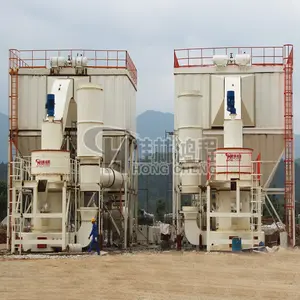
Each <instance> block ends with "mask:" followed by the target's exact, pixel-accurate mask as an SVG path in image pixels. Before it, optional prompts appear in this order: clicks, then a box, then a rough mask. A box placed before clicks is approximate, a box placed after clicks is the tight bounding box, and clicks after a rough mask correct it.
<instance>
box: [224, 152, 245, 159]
mask: <svg viewBox="0 0 300 300" xmlns="http://www.w3.org/2000/svg"><path fill="white" fill-rule="evenodd" d="M225 155H226V161H240V160H241V158H242V155H241V153H225Z"/></svg>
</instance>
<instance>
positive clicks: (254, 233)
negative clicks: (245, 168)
mask: <svg viewBox="0 0 300 300" xmlns="http://www.w3.org/2000/svg"><path fill="white" fill-rule="evenodd" d="M259 178H260V174H257V173H256V171H255V172H253V173H252V176H251V195H250V197H251V199H250V211H251V218H250V229H251V240H252V247H256V246H258V243H259V242H260V238H261V215H262V197H264V195H263V194H262V187H261V186H260V180H259Z"/></svg>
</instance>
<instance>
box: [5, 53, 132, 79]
mask: <svg viewBox="0 0 300 300" xmlns="http://www.w3.org/2000/svg"><path fill="white" fill-rule="evenodd" d="M9 52H10V55H9V57H10V58H9V60H10V68H30V69H33V68H34V69H35V68H50V58H51V57H65V58H66V59H67V58H68V57H71V58H72V57H76V56H81V55H82V56H85V57H86V58H87V59H88V65H87V67H89V68H105V69H126V70H128V72H129V74H130V77H131V79H132V81H133V82H134V84H135V85H137V69H136V67H135V65H134V63H133V61H132V59H131V58H130V55H129V53H128V52H127V51H126V50H81V49H72V50H66V49H63V50H16V49H10V50H9Z"/></svg>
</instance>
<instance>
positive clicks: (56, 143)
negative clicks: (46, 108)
mask: <svg viewBox="0 0 300 300" xmlns="http://www.w3.org/2000/svg"><path fill="white" fill-rule="evenodd" d="M62 141H63V135H62V124H61V122H60V121H55V122H49V121H45V122H43V123H42V136H41V144H42V149H44V150H60V148H61V145H62Z"/></svg>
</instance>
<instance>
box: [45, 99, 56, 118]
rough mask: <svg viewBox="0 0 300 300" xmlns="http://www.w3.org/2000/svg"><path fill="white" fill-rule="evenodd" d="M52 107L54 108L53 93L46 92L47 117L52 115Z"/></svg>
mask: <svg viewBox="0 0 300 300" xmlns="http://www.w3.org/2000/svg"><path fill="white" fill-rule="evenodd" d="M54 108H55V95H54V94H48V95H47V101H46V110H47V115H48V117H54Z"/></svg>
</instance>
